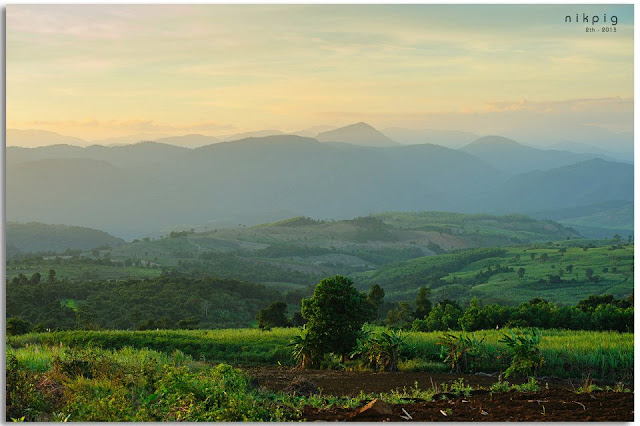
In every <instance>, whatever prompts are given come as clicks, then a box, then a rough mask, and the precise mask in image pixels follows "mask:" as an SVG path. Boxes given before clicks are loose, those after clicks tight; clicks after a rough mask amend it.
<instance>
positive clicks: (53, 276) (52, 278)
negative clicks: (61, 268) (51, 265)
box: [47, 269, 56, 283]
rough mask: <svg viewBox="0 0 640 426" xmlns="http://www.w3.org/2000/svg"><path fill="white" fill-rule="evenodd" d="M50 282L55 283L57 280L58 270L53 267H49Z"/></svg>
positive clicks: (48, 279)
mask: <svg viewBox="0 0 640 426" xmlns="http://www.w3.org/2000/svg"><path fill="white" fill-rule="evenodd" d="M47 281H48V282H49V283H54V282H55V281H56V271H54V270H53V269H49V277H48V278H47Z"/></svg>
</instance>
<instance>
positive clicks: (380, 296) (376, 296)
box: [367, 284, 384, 319]
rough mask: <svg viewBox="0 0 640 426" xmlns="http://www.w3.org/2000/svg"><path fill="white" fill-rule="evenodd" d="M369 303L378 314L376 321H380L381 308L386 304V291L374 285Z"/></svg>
mask: <svg viewBox="0 0 640 426" xmlns="http://www.w3.org/2000/svg"><path fill="white" fill-rule="evenodd" d="M367 301H368V302H369V303H371V305H373V307H374V309H375V314H376V318H375V319H378V317H379V316H380V306H381V305H382V303H383V302H384V289H383V288H382V287H380V286H379V285H378V284H374V285H372V286H371V289H370V290H369V294H368V295H367Z"/></svg>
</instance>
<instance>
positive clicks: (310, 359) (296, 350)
mask: <svg viewBox="0 0 640 426" xmlns="http://www.w3.org/2000/svg"><path fill="white" fill-rule="evenodd" d="M288 346H291V347H292V349H291V355H292V356H293V359H294V360H295V361H296V364H297V365H298V367H301V368H308V367H311V366H312V365H313V364H314V363H315V362H316V358H317V354H318V351H317V345H316V343H315V342H314V340H313V338H312V336H311V333H309V329H308V328H306V327H303V328H302V330H301V331H300V334H298V335H297V336H294V338H293V339H291V341H290V342H289V345H288Z"/></svg>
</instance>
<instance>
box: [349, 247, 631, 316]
mask: <svg viewBox="0 0 640 426" xmlns="http://www.w3.org/2000/svg"><path fill="white" fill-rule="evenodd" d="M584 247H587V249H585V248H584ZM520 268H523V269H524V275H523V276H522V278H520V276H519V275H518V270H519V269H520ZM588 269H589V270H591V274H592V275H591V278H590V277H589V273H588V271H587V270H588ZM354 279H355V280H356V283H357V286H358V287H359V288H361V289H363V290H364V289H368V288H369V287H370V286H371V285H372V284H378V285H380V286H381V287H382V288H384V289H385V293H386V296H385V297H387V298H388V299H389V300H406V299H414V298H415V294H416V292H417V289H418V288H419V287H420V286H428V287H430V288H431V290H432V295H433V299H435V300H443V299H452V300H458V301H469V300H470V299H471V298H472V297H477V298H478V299H479V300H480V301H482V303H500V304H505V305H513V304H517V303H520V302H527V301H529V300H531V299H533V298H543V299H546V300H548V301H552V302H554V303H562V304H575V303H577V302H578V301H580V300H583V299H586V298H587V297H588V296H590V295H604V294H613V295H616V297H626V296H628V295H629V294H630V293H631V292H633V245H621V244H620V243H616V242H613V241H611V240H609V241H602V242H597V244H594V242H593V241H591V242H588V241H580V240H571V241H563V242H557V243H544V244H534V245H526V246H512V247H504V248H479V249H469V250H461V251H458V252H455V253H447V254H443V255H439V256H431V257H421V258H416V259H411V260H407V261H403V262H399V263H395V264H390V265H386V266H383V267H381V268H379V269H378V270H375V271H367V272H362V273H358V274H354Z"/></svg>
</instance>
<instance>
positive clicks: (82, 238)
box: [6, 222, 124, 257]
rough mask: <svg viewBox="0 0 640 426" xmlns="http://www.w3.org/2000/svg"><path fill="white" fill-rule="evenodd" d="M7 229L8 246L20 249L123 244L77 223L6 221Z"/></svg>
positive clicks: (80, 248) (59, 251) (61, 250)
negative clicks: (57, 223) (56, 223)
mask: <svg viewBox="0 0 640 426" xmlns="http://www.w3.org/2000/svg"><path fill="white" fill-rule="evenodd" d="M6 232H7V234H6V238H7V246H8V247H12V249H13V250H18V251H19V252H22V253H35V252H56V253H62V252H64V251H66V250H67V249H71V250H90V249H93V248H96V247H104V246H111V247H115V246H118V245H121V244H124V240H122V239H120V238H116V237H114V236H112V235H109V234H107V233H106V232H103V231H99V230H97V229H90V228H82V227H79V226H66V225H47V224H44V223H38V222H29V223H16V222H8V223H7V227H6ZM7 257H10V256H7Z"/></svg>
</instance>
